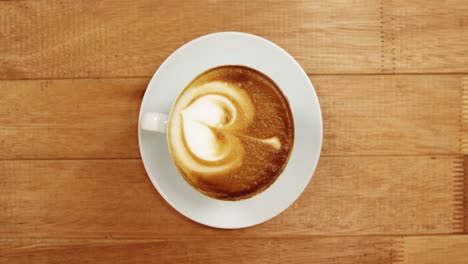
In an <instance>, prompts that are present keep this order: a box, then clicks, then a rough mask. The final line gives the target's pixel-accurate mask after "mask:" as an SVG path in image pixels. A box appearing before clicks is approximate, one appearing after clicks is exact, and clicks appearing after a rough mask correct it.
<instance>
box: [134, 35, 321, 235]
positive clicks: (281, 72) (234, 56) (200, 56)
mask: <svg viewBox="0 0 468 264" xmlns="http://www.w3.org/2000/svg"><path fill="white" fill-rule="evenodd" d="M221 65H244V66H248V67H250V68H254V69H257V70H259V71H260V72H262V73H264V74H266V75H267V76H269V77H270V78H271V79H272V80H273V81H275V83H276V84H278V86H279V87H280V88H281V89H282V91H283V93H284V94H285V95H286V96H287V97H288V100H289V103H290V106H291V110H292V112H293V116H294V124H295V141H294V147H293V151H292V154H291V157H290V160H289V162H288V165H287V166H286V168H285V170H284V171H283V173H282V174H281V175H280V176H279V178H278V179H277V180H276V182H275V183H274V184H273V185H272V186H271V187H269V188H268V189H267V190H266V191H264V192H262V193H260V194H258V195H256V196H254V197H252V198H250V199H246V200H241V201H235V202H231V201H220V200H215V199H212V198H209V197H207V196H205V195H203V194H200V193H199V192H197V191H196V190H194V189H193V188H192V187H191V186H190V185H189V184H188V183H187V182H185V180H184V179H183V178H182V176H180V175H179V174H178V172H177V170H176V168H175V167H174V164H173V162H172V159H171V157H170V154H169V150H168V146H167V140H166V135H165V134H159V133H156V132H149V131H143V130H141V129H140V128H139V129H138V138H139V143H140V151H141V157H142V159H143V163H144V166H145V168H146V171H147V172H148V175H149V177H150V179H151V181H152V182H153V184H154V186H155V187H156V189H157V190H158V191H159V193H160V194H161V196H162V197H163V198H164V199H165V200H166V201H167V202H168V203H169V204H170V205H171V206H172V207H174V209H176V210H177V211H179V212H180V213H181V214H183V215H185V216H186V217H188V218H190V219H192V220H193V221H196V222H198V223H201V224H204V225H208V226H212V227H218V228H243V227H248V226H253V225H256V224H259V223H262V222H265V221H267V220H269V219H271V218H273V217H275V216H276V215H278V214H280V213H281V212H283V211H284V210H286V208H288V207H289V206H290V205H291V204H292V203H293V202H294V201H295V200H296V199H297V198H298V197H299V195H300V194H301V193H302V192H303V191H304V189H305V187H306V186H307V184H308V183H309V180H310V179H311V178H312V175H313V173H314V170H315V167H316V166H317V162H318V159H319V156H320V149H321V146H322V115H321V112H320V105H319V101H318V98H317V95H316V93H315V90H314V87H313V86H312V83H311V82H310V80H309V77H308V76H307V74H306V73H305V72H304V70H303V69H302V68H301V66H300V65H299V64H298V63H297V62H296V61H295V60H294V59H293V57H291V55H289V54H288V53H287V52H286V51H285V50H283V49H282V48H280V47H279V46H277V45H276V44H274V43H272V42H270V41H268V40H266V39H263V38H261V37H258V36H255V35H251V34H246V33H239V32H222V33H214V34H210V35H206V36H203V37H200V38H197V39H195V40H192V41H190V42H189V43H187V44H185V45H184V46H182V47H180V48H179V49H178V50H176V51H175V52H174V53H173V54H172V55H171V56H169V57H168V58H167V60H166V61H165V62H164V63H163V64H161V66H160V67H159V69H158V70H157V71H156V73H155V74H154V76H153V78H152V79H151V82H150V83H149V85H148V88H147V90H146V93H145V96H144V98H143V102H142V104H141V109H140V118H141V114H142V113H143V112H162V113H169V111H170V109H171V106H172V103H173V102H174V100H175V99H176V97H177V95H178V94H179V93H180V92H181V91H182V90H183V89H184V88H185V86H186V85H187V84H188V83H189V82H190V81H191V80H193V79H194V78H195V77H196V76H197V75H199V74H200V73H202V72H204V71H205V70H208V69H210V68H213V67H217V66H221ZM138 127H140V126H138Z"/></svg>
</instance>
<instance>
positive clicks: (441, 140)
mask: <svg viewBox="0 0 468 264" xmlns="http://www.w3.org/2000/svg"><path fill="white" fill-rule="evenodd" d="M310 78H311V80H312V81H313V83H314V85H315V88H316V90H317V92H318V94H319V97H320V103H321V106H322V113H323V119H324V144H323V149H322V153H323V155H327V156H336V155H338V156H343V155H413V154H415V155H428V154H434V155H436V154H444V155H445V154H461V153H462V150H461V147H460V144H461V143H460V140H461V137H462V135H463V134H461V133H460V130H461V129H462V123H461V121H460V111H461V101H460V99H459V98H460V91H461V90H460V89H461V88H460V87H461V86H460V81H461V78H462V76H461V75H410V76H409V75H397V76H390V75H381V76H321V75H319V76H315V75H314V76H311V77H310ZM148 82H149V79H146V78H137V79H81V80H29V81H24V80H22V81H0V102H3V103H0V149H2V150H4V151H1V152H0V159H37V158H39V159H74V158H75V159H76V158H78V159H82V158H91V159H96V158H138V157H140V154H139V150H138V144H137V119H138V111H139V105H140V103H141V99H142V97H143V93H144V91H145V89H146V86H147V83H148Z"/></svg>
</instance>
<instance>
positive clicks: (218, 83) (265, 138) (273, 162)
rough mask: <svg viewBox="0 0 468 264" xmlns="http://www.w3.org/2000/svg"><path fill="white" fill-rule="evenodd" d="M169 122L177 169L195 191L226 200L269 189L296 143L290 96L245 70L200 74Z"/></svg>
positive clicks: (232, 68)
mask: <svg viewBox="0 0 468 264" xmlns="http://www.w3.org/2000/svg"><path fill="white" fill-rule="evenodd" d="M169 120H170V121H169V124H168V139H169V148H170V152H171V155H172V157H173V159H174V162H175V164H176V167H177V169H178V170H179V172H180V173H181V174H182V176H183V177H184V178H185V180H186V181H187V182H188V183H190V184H191V185H192V186H193V187H194V188H195V189H197V190H198V191H200V192H202V193H204V194H205V195H208V196H210V197H213V198H217V199H222V200H239V199H244V198H248V197H250V196H253V195H255V194H257V193H259V192H261V191H263V190H265V189H266V188H267V187H269V186H270V185H271V184H272V183H273V182H274V181H275V180H276V179H277V178H278V176H279V175H280V174H281V172H282V171H283V169H284V167H285V166H286V164H287V161H288V159H289V155H290V153H291V150H292V146H293V142H294V122H293V117H292V113H291V110H290V108H289V104H288V102H287V99H286V97H285V96H284V95H283V94H282V92H281V91H280V89H279V88H278V87H277V86H276V84H275V83H274V82H273V81H272V80H271V79H270V78H268V77H267V76H266V75H264V74H262V73H260V72H258V71H256V70H254V69H251V68H248V67H244V66H221V67H217V68H213V69H210V70H208V71H206V72H204V73H202V74H200V75H199V76H198V77H196V78H195V79H194V80H193V81H192V82H191V83H190V84H189V85H188V86H187V87H186V88H185V89H184V91H183V92H182V93H181V94H180V95H179V97H178V98H177V100H176V102H175V104H174V107H173V109H172V112H171V117H170V119H169Z"/></svg>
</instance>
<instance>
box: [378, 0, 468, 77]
mask: <svg viewBox="0 0 468 264" xmlns="http://www.w3.org/2000/svg"><path fill="white" fill-rule="evenodd" d="M382 9H383V20H382V21H383V24H382V26H383V32H384V34H383V37H382V41H384V51H383V59H384V64H383V65H384V66H383V71H384V72H408V73H409V72H466V71H467V68H468V62H467V54H468V22H467V21H468V2H467V1H466V0H448V1H425V0H410V1H406V0H398V1H382Z"/></svg>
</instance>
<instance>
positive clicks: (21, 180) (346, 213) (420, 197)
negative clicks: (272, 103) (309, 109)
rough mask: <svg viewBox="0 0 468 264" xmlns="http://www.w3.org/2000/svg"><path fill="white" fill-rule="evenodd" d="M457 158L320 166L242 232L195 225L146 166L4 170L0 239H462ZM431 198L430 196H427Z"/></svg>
mask: <svg viewBox="0 0 468 264" xmlns="http://www.w3.org/2000/svg"><path fill="white" fill-rule="evenodd" d="M462 162H463V159H462V158H461V157H456V156H418V157H414V156H410V157H323V158H322V159H321V160H320V162H319V166H318V169H317V171H316V173H315V175H314V177H313V178H312V181H311V183H310V184H309V186H308V187H307V189H306V191H305V193H304V194H303V195H302V196H301V197H300V198H299V200H298V201H296V203H294V204H293V205H292V206H291V207H290V208H289V209H288V210H286V211H285V212H284V213H283V214H281V215H280V216H278V217H276V218H274V219H273V220H271V221H269V222H267V223H264V224H262V225H259V226H255V227H252V228H247V229H241V230H231V231H224V230H217V229H212V228H208V227H203V226H201V225H199V224H196V223H194V222H192V221H190V220H188V219H186V218H185V217H183V216H182V215H180V214H179V213H177V212H176V211H175V210H174V209H172V208H171V207H170V206H169V205H168V204H167V203H166V202H165V201H164V200H163V199H162V198H161V197H160V196H159V195H158V193H157V191H156V190H155V189H154V187H153V186H152V185H151V183H150V181H149V179H148V177H147V175H146V173H145V170H144V168H143V166H142V164H141V161H140V160H62V161H57V160H55V161H54V160H11V161H0V189H1V190H2V192H0V237H3V238H34V237H52V238H62V237H76V238H80V237H81V238H110V237H112V238H174V237H175V238H181V237H200V236H206V237H213V236H214V237H227V238H231V237H295V236H307V235H363V234H433V233H454V232H461V231H462V230H461V227H460V222H459V221H460V220H459V219H456V218H455V217H454V216H455V215H457V213H459V211H458V210H461V209H460V208H459V207H457V205H456V203H455V202H454V200H455V198H456V197H458V196H460V195H461V193H460V190H456V189H454V188H453V186H454V184H455V181H456V175H458V174H457V172H456V167H457V166H458V165H459V164H461V163H462ZM429 193H430V195H428V194H429Z"/></svg>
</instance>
